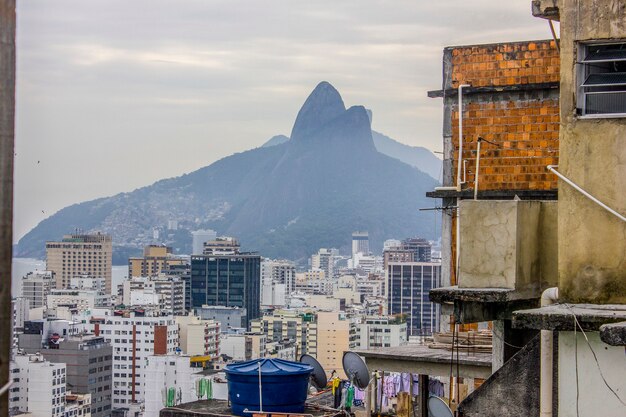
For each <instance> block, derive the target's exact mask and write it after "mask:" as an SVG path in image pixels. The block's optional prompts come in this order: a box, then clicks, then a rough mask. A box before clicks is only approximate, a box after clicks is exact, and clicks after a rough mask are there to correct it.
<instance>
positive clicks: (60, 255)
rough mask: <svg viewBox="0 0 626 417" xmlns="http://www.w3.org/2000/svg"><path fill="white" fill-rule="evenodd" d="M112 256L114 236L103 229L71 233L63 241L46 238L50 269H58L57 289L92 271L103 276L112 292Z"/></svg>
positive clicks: (91, 273) (47, 264) (108, 292)
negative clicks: (47, 239)
mask: <svg viewBox="0 0 626 417" xmlns="http://www.w3.org/2000/svg"><path fill="white" fill-rule="evenodd" d="M112 256H113V243H112V240H111V236H110V235H105V234H101V233H93V234H71V235H65V236H63V239H62V240H61V241H60V242H58V241H54V242H46V269H47V270H49V271H52V272H53V273H54V278H55V286H56V288H57V289H63V288H67V287H68V286H69V285H70V280H71V279H72V278H75V277H77V276H81V275H89V276H92V277H96V278H103V279H104V281H105V290H106V292H107V294H110V293H111V266H112V263H111V262H112Z"/></svg>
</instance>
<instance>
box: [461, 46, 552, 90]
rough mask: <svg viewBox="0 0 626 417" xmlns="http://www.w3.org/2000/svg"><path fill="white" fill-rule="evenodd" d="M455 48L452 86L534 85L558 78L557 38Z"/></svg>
mask: <svg viewBox="0 0 626 417" xmlns="http://www.w3.org/2000/svg"><path fill="white" fill-rule="evenodd" d="M451 49H452V82H453V87H455V88H456V87H457V86H458V85H459V83H470V84H472V86H474V87H486V86H490V87H491V86H504V85H514V84H535V83H548V82H558V81H559V68H560V65H559V64H560V61H559V53H558V51H557V49H556V47H555V45H554V41H537V42H515V43H500V44H492V45H478V46H461V47H457V48H451Z"/></svg>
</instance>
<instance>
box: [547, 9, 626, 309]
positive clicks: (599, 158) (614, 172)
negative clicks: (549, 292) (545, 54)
mask: <svg viewBox="0 0 626 417" xmlns="http://www.w3.org/2000/svg"><path fill="white" fill-rule="evenodd" d="M559 4H560V18H561V134H560V144H561V155H560V162H559V171H561V172H562V173H563V174H564V175H565V176H567V177H568V178H570V179H571V180H572V181H574V182H575V183H577V184H578V185H580V186H581V187H582V188H584V189H585V190H587V191H588V192H589V193H591V194H592V195H594V196H595V197H596V198H598V199H600V200H601V201H603V202H604V203H605V204H607V205H608V206H610V207H611V208H613V209H614V210H616V211H617V212H619V213H622V214H626V193H625V192H624V191H625V190H626V119H625V118H615V117H613V118H603V119H585V118H582V117H580V116H576V112H575V108H576V85H577V84H576V83H577V79H576V64H575V62H576V58H577V49H576V47H577V42H578V41H589V40H607V39H620V38H621V39H624V38H626V3H624V2H623V1H617V0H587V1H584V2H579V1H575V0H561V1H560V3H559ZM559 236H560V239H559V242H560V243H559V287H560V289H561V296H562V297H563V299H564V300H566V301H568V302H576V303H581V302H590V303H626V223H625V222H622V221H620V220H619V219H617V218H616V217H615V216H613V215H611V214H609V213H608V212H606V211H605V210H604V209H602V208H600V207H599V206H597V205H596V204H594V203H593V202H591V201H590V200H589V199H587V198H586V197H584V196H582V195H581V194H580V193H579V192H578V191H575V190H574V189H572V187H570V186H569V185H567V184H565V183H562V182H561V183H560V184H559Z"/></svg>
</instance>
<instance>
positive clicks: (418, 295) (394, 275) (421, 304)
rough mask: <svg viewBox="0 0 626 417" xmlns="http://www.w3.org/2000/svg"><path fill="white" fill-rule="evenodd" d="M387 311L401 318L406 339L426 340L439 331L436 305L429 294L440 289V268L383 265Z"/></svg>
mask: <svg viewBox="0 0 626 417" xmlns="http://www.w3.org/2000/svg"><path fill="white" fill-rule="evenodd" d="M386 273H387V310H388V314H390V315H403V316H405V317H406V320H407V330H408V332H409V335H410V336H428V335H431V334H432V333H433V332H437V331H439V309H440V307H439V305H437V304H434V303H432V302H431V301H430V298H429V292H430V290H431V289H433V288H437V287H439V286H440V282H441V264H439V263H432V262H390V263H389V264H388V265H387V271H386Z"/></svg>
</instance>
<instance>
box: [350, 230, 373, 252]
mask: <svg viewBox="0 0 626 417" xmlns="http://www.w3.org/2000/svg"><path fill="white" fill-rule="evenodd" d="M357 253H362V254H364V255H368V254H369V253H370V237H369V233H368V232H354V233H352V256H353V257H354V255H356V254H357Z"/></svg>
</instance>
